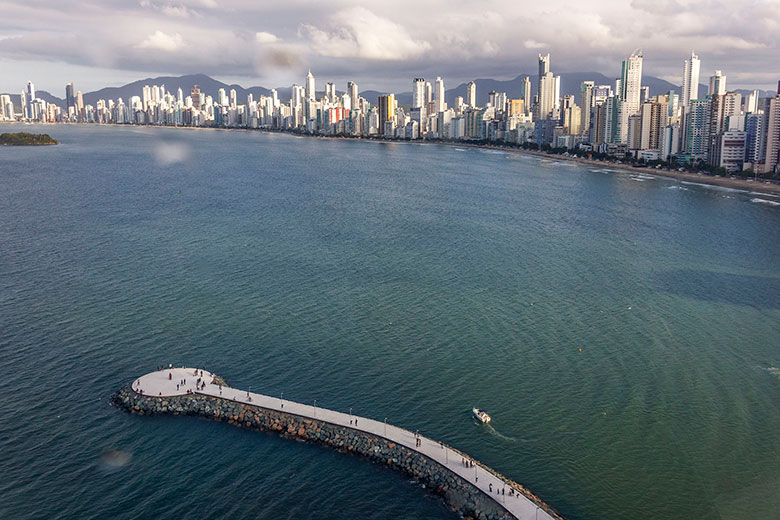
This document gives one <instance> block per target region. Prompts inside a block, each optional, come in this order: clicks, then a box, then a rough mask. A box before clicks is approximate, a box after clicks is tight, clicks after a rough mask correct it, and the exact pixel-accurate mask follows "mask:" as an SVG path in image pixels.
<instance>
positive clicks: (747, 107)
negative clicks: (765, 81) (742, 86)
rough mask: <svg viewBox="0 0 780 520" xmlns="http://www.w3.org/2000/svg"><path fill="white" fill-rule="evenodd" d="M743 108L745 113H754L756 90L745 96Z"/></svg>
mask: <svg viewBox="0 0 780 520" xmlns="http://www.w3.org/2000/svg"><path fill="white" fill-rule="evenodd" d="M743 110H744V111H745V113H746V114H748V113H750V114H755V113H756V112H757V111H758V90H754V91H753V92H751V93H750V94H748V95H747V96H745V104H744V105H743Z"/></svg>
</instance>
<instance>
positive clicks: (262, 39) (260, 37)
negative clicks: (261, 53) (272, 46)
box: [255, 31, 279, 44]
mask: <svg viewBox="0 0 780 520" xmlns="http://www.w3.org/2000/svg"><path fill="white" fill-rule="evenodd" d="M255 41H257V43H263V44H265V43H276V42H278V41H279V38H278V37H277V36H276V35H275V34H271V33H269V32H265V31H260V32H257V33H255Z"/></svg>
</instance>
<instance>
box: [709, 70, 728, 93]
mask: <svg viewBox="0 0 780 520" xmlns="http://www.w3.org/2000/svg"><path fill="white" fill-rule="evenodd" d="M725 93H726V76H724V75H723V74H722V73H721V71H719V70H716V71H715V75H714V76H710V88H709V90H708V91H707V94H708V95H710V96H714V95H718V96H722V95H723V94H725Z"/></svg>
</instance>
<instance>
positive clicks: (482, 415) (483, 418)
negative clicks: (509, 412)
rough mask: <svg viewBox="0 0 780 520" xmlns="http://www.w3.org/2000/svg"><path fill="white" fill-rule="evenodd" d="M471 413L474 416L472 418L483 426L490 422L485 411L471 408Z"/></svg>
mask: <svg viewBox="0 0 780 520" xmlns="http://www.w3.org/2000/svg"><path fill="white" fill-rule="evenodd" d="M471 413H473V414H474V417H476V418H477V420H478V421H479V422H481V423H483V424H487V423H489V422H490V416H489V415H488V414H487V412H486V411H485V410H480V409H478V408H472V409H471Z"/></svg>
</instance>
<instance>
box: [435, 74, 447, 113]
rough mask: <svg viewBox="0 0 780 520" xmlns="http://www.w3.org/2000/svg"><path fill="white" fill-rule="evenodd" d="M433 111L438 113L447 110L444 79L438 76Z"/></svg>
mask: <svg viewBox="0 0 780 520" xmlns="http://www.w3.org/2000/svg"><path fill="white" fill-rule="evenodd" d="M433 107H434V108H433V111H434V112H436V113H437V114H438V113H439V112H444V111H445V110H447V104H446V103H445V102H444V80H443V79H441V78H440V77H437V78H436V88H435V89H434V91H433Z"/></svg>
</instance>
